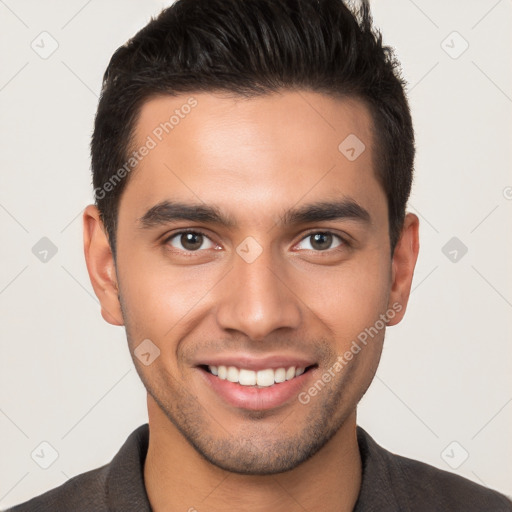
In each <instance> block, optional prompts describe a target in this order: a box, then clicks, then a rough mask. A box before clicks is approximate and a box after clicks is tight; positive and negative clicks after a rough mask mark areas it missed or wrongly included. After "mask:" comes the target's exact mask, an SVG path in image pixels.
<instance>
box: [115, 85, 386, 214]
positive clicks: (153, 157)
mask: <svg viewBox="0 0 512 512" xmlns="http://www.w3.org/2000/svg"><path fill="white" fill-rule="evenodd" d="M134 140H135V143H134V145H133V148H132V149H134V150H135V151H138V153H139V156H138V158H139V161H138V163H137V165H136V168H135V170H134V171H133V172H132V175H131V177H130V181H129V183H128V185H127V188H126V190H125V192H124V194H123V196H122V199H121V205H120V214H121V213H122V209H123V205H124V207H128V208H129V209H130V210H132V211H133V215H139V214H141V213H143V212H144V211H146V210H147V208H148V207H150V206H152V205H154V204H157V203H158V202H160V201H162V200H166V199H171V200H180V201H187V200H188V201H190V202H194V203H197V202H198V201H201V202H204V203H208V204H214V205H219V206H221V207H222V208H224V209H229V210H231V211H230V212H228V213H233V215H234V216H237V217H239V216H243V215H244V212H245V213H246V215H247V217H248V218H249V217H251V215H252V217H254V212H258V213H260V214H262V213H264V212H269V213H276V212H282V211H283V210H286V207H287V206H291V205H293V204H297V203H298V202H301V201H306V200H311V201H315V200H319V199H325V198H327V199H335V198H336V197H338V198H339V197H340V196H349V197H352V198H355V199H356V200H357V201H358V202H361V203H363V204H365V207H366V208H367V209H372V208H377V207H379V206H380V208H382V206H383V205H384V207H385V197H384V195H383V191H382V190H381V187H380V185H379V183H378V181H377V179H376V177H375V172H374V164H373V158H372V154H373V136H372V120H371V115H370V113H369V111H368V109H367V108H366V107H365V105H363V104H362V103H361V102H358V101H356V100H354V99H334V98H332V97H329V96H326V95H323V94H319V93H312V92H306V91H300V92H299V91H287V92H282V93H278V94H277V93H274V94H271V95H264V96H258V97H252V98H242V97H237V96H228V95H226V94H213V93H199V94H185V95H180V96H168V95H166V96H160V97H156V98H153V99H151V100H149V101H147V102H146V103H145V104H144V105H143V107H142V108H141V111H140V115H139V119H138V121H137V124H136V129H135V139H134ZM144 147H146V148H149V149H147V150H144V151H141V150H142V149H143V148H144ZM142 153H144V156H141V154H142Z"/></svg>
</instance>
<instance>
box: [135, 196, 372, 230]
mask: <svg viewBox="0 0 512 512" xmlns="http://www.w3.org/2000/svg"><path fill="white" fill-rule="evenodd" d="M343 219H348V220H355V221H358V222H361V223H364V224H371V216H370V214H369V212H368V210H366V209H365V208H363V207H362V206H361V205H359V204H358V203H357V202H356V201H354V200H353V199H350V198H344V199H341V200H338V201H318V202H315V203H310V204H306V205H304V206H301V207H299V208H292V209H289V210H287V211H286V212H285V213H284V215H283V216H281V224H282V225H285V226H288V225H295V224H307V223H311V222H319V221H328V220H343ZM177 220H187V221H191V222H202V223H206V224H214V225H215V224H216V225H219V226H223V227H226V228H236V227H237V222H236V220H235V219H234V218H233V217H232V216H230V215H226V214H225V213H223V212H222V211H221V210H220V208H218V207H217V206H214V205H205V204H204V203H183V202H176V201H169V200H164V201H161V202H160V203H158V204H156V205H155V206H152V207H151V208H150V209H149V210H147V212H146V213H145V214H144V215H143V216H142V217H140V218H139V219H137V222H138V224H139V227H140V228H141V229H150V228H154V227H157V226H162V225H165V224H169V223H171V222H174V221H177Z"/></svg>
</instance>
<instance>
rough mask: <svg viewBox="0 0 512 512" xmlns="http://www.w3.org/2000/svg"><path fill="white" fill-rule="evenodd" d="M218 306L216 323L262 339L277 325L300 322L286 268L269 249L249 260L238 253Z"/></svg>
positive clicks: (296, 300)
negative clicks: (274, 257)
mask: <svg viewBox="0 0 512 512" xmlns="http://www.w3.org/2000/svg"><path fill="white" fill-rule="evenodd" d="M227 277H228V281H227V282H226V283H225V285H224V288H223V291H222V295H221V297H220V301H219V304H218V308H217V322H218V324H219V327H220V328H222V329H226V330H236V331H238V332H240V333H243V334H245V336H247V337H248V338H249V339H252V340H263V339H265V337H267V336H269V335H270V334H271V333H272V332H274V331H276V330H277V329H285V328H288V329H290V328H291V329H296V328H298V327H299V325H300V322H301V317H302V315H301V308H300V304H301V301H300V299H299V298H298V297H297V296H296V295H295V293H294V292H293V289H292V288H291V287H290V283H287V279H286V271H285V269H283V268H282V265H281V268H278V266H277V265H276V264H275V262H273V257H272V255H271V251H270V250H264V251H263V252H262V254H261V255H260V256H259V257H258V258H257V259H256V260H255V261H252V262H250V263H249V262H247V261H245V260H244V259H243V258H242V257H239V256H238V254H236V255H235V256H234V268H233V269H232V270H231V272H229V274H228V276H227Z"/></svg>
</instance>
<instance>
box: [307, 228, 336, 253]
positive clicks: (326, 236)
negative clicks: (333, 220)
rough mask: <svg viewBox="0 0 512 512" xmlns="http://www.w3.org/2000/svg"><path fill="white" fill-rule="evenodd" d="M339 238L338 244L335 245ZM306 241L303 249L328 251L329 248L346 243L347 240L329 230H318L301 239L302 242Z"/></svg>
mask: <svg viewBox="0 0 512 512" xmlns="http://www.w3.org/2000/svg"><path fill="white" fill-rule="evenodd" d="M336 239H337V240H338V242H337V243H336V245H334V246H333V242H335V241H336ZM308 241H309V243H306V246H305V247H301V248H302V249H307V250H313V251H326V250H328V249H334V248H336V247H339V246H341V245H343V244H345V241H344V240H343V239H342V238H341V237H340V236H338V235H335V234H334V233H329V232H323V231H318V232H317V233H311V234H309V235H308V236H306V237H305V238H303V239H302V240H301V244H303V243H304V242H308Z"/></svg>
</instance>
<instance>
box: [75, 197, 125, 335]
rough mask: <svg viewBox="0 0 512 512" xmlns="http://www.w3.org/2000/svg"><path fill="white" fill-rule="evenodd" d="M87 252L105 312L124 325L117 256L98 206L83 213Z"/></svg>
mask: <svg viewBox="0 0 512 512" xmlns="http://www.w3.org/2000/svg"><path fill="white" fill-rule="evenodd" d="M83 226H84V254H85V261H86V264H87V271H88V272H89V278H90V280H91V284H92V287H93V288H94V293H95V294H96V297H98V299H99V301H100V304H101V316H102V317H103V318H104V320H105V321H107V322H108V323H109V324H112V325H124V322H123V315H122V312H121V304H120V302H119V289H118V285H117V275H116V268H115V264H114V257H113V255H112V251H111V250H110V245H109V243H108V237H107V235H106V232H105V227H104V226H103V222H102V221H101V218H100V213H99V211H98V208H97V207H96V206H94V205H92V204H90V205H89V206H87V207H86V208H85V210H84V214H83Z"/></svg>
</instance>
